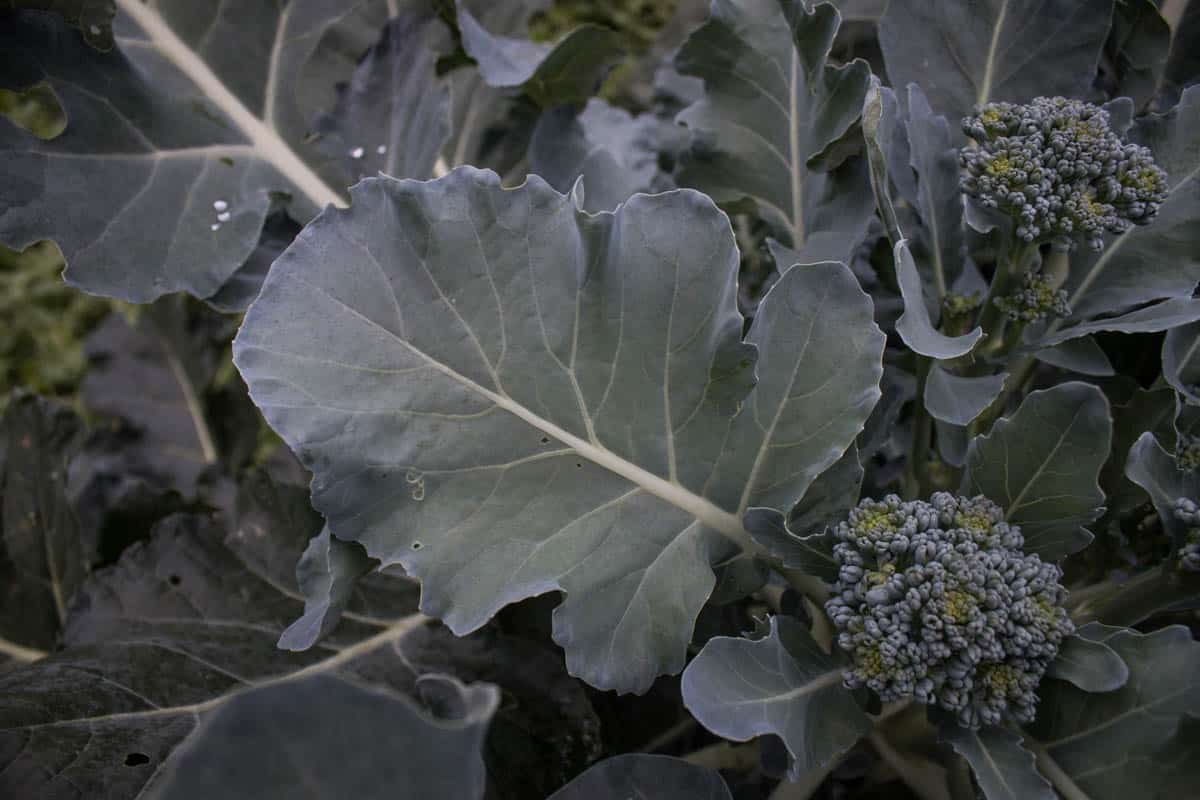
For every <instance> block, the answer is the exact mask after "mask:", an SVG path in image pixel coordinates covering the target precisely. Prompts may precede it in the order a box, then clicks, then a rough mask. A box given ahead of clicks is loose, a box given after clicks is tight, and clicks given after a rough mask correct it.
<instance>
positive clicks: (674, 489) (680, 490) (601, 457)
mask: <svg viewBox="0 0 1200 800" xmlns="http://www.w3.org/2000/svg"><path fill="white" fill-rule="evenodd" d="M291 279H292V280H294V281H296V282H297V283H299V284H301V285H303V286H305V287H307V288H308V289H310V290H311V291H314V292H317V293H319V294H321V295H324V296H325V297H326V298H328V299H329V300H330V301H331V302H333V303H335V304H336V305H338V306H339V307H341V308H342V309H344V310H345V311H347V312H348V313H350V314H352V315H354V316H355V317H356V318H357V319H358V320H360V321H361V322H363V323H365V324H366V325H369V326H371V327H373V328H375V329H376V330H379V331H380V332H382V333H383V334H384V335H386V336H388V337H390V338H391V339H393V340H394V341H396V342H397V343H398V344H400V345H401V346H402V347H404V348H405V349H407V350H408V351H409V352H411V353H412V354H413V355H415V356H416V357H417V358H419V359H421V360H422V361H424V362H425V363H427V364H428V365H429V366H430V367H432V368H434V369H436V370H437V371H439V372H441V373H442V374H443V375H445V376H446V377H448V378H450V379H451V380H453V381H455V382H456V383H458V384H460V385H462V386H463V387H464V388H466V389H468V390H470V391H472V392H474V393H476V394H478V395H479V396H480V397H483V398H484V399H486V400H488V401H489V402H491V403H492V404H494V405H495V406H497V407H498V408H500V409H502V410H504V411H507V412H508V413H510V414H512V415H513V416H514V417H517V418H518V419H520V420H522V421H523V422H525V423H526V424H528V425H530V426H531V427H533V428H536V429H537V430H540V431H542V432H543V433H545V434H548V435H550V436H553V437H554V438H555V439H558V440H559V441H560V442H562V443H563V444H565V445H567V446H568V447H570V448H571V449H572V450H574V451H575V452H576V453H578V454H579V455H580V456H582V457H583V458H586V459H587V460H589V461H591V462H592V463H594V464H596V465H598V466H600V467H603V468H604V469H606V470H608V471H609V472H612V473H615V474H617V475H620V476H621V477H622V478H625V479H626V480H628V481H630V482H631V483H633V484H634V485H636V486H640V487H642V488H643V489H645V490H646V491H647V492H649V493H650V494H652V495H654V496H655V497H658V498H659V499H660V500H664V501H665V502H667V503H669V504H671V505H673V506H675V507H676V508H679V509H681V510H683V511H686V512H687V513H689V514H691V515H692V516H693V517H695V518H696V519H698V520H700V521H701V522H703V523H704V524H705V525H708V526H709V527H711V528H713V529H714V530H716V531H719V532H720V533H722V534H723V535H725V536H726V537H728V538H729V539H731V540H733V541H734V542H735V543H737V544H738V545H739V546H741V547H742V548H743V549H749V550H756V549H757V547H756V546H755V545H754V543H753V541H752V540H751V538H750V535H749V533H747V532H746V529H745V528H744V527H743V526H742V523H741V520H740V518H739V517H737V516H736V515H734V514H731V513H730V512H728V511H726V510H724V509H722V508H720V507H719V506H717V505H716V504H715V503H713V502H712V501H711V500H708V499H707V498H704V497H701V496H700V495H697V494H695V493H693V492H692V491H691V490H689V489H687V488H686V487H684V486H683V485H682V484H680V483H677V482H672V481H669V480H667V479H665V478H662V477H660V476H658V475H655V474H654V473H652V472H650V471H649V470H647V469H645V468H644V467H640V466H638V465H637V464H634V463H632V462H630V461H627V460H626V459H624V458H622V457H620V456H618V455H617V454H616V453H614V452H612V451H611V450H609V449H607V448H605V447H602V446H600V445H598V444H592V443H591V442H588V441H586V440H584V439H581V438H580V437H578V436H576V435H575V434H573V433H570V432H569V431H566V430H564V429H563V428H560V427H559V426H558V425H556V424H554V423H553V422H550V421H549V420H547V419H544V418H542V417H540V416H538V415H537V414H535V413H533V412H532V411H530V410H529V409H527V408H526V407H525V406H523V405H521V404H519V403H517V402H516V401H514V400H513V399H512V398H511V397H509V396H508V395H507V394H499V393H497V392H494V391H492V390H491V389H488V388H486V387H484V386H481V385H480V384H478V383H476V382H475V381H473V380H471V379H470V378H468V377H467V376H466V375H463V374H462V373H460V372H458V371H457V370H455V369H454V368H452V367H450V366H447V365H446V364H443V363H442V362H440V361H438V360H437V359H435V358H433V357H432V356H430V355H429V354H428V353H426V352H425V351H423V350H421V349H420V348H418V347H417V346H416V345H414V344H412V343H411V342H409V341H407V340H406V339H403V338H401V337H400V336H398V335H396V333H394V332H393V331H390V330H388V329H387V328H385V327H384V326H382V325H380V324H379V323H378V322H376V321H375V320H373V319H370V318H369V317H367V316H365V315H363V314H362V313H361V312H360V311H359V310H358V309H356V308H354V307H352V306H350V305H348V304H347V303H346V302H345V301H343V300H341V299H340V298H338V297H335V296H334V295H332V294H330V293H329V292H328V291H326V290H325V289H324V288H322V287H320V286H317V285H315V284H312V283H309V282H308V281H305V280H303V279H302V278H299V277H296V276H294V275H293V276H291ZM264 291H265V289H264ZM251 346H253V345H251Z"/></svg>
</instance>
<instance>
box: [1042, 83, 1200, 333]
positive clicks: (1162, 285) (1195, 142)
mask: <svg viewBox="0 0 1200 800" xmlns="http://www.w3.org/2000/svg"><path fill="white" fill-rule="evenodd" d="M1129 139H1130V141H1133V142H1137V143H1138V144H1142V145H1145V146H1146V147H1149V148H1150V150H1151V152H1153V153H1154V160H1155V161H1156V162H1157V163H1158V165H1159V166H1160V167H1162V168H1163V169H1164V170H1166V171H1167V185H1168V195H1167V199H1166V200H1165V201H1164V202H1163V204H1162V207H1161V208H1160V209H1159V211H1158V214H1157V216H1155V218H1154V219H1153V220H1152V221H1151V222H1150V224H1148V225H1144V226H1134V227H1133V228H1130V229H1129V230H1128V231H1126V232H1125V233H1123V234H1121V235H1120V236H1116V237H1110V238H1109V240H1108V246H1107V248H1105V250H1104V251H1103V252H1102V253H1099V254H1091V255H1090V257H1089V256H1086V255H1085V256H1083V257H1082V258H1080V257H1077V258H1075V259H1074V263H1072V265H1071V274H1070V276H1069V278H1068V280H1067V284H1066V287H1065V288H1066V289H1067V291H1068V304H1069V305H1070V307H1071V311H1072V314H1073V318H1074V319H1087V318H1088V317H1092V316H1095V315H1097V314H1104V313H1112V312H1116V311H1122V310H1124V309H1127V308H1129V307H1131V306H1134V305H1137V304H1140V303H1145V302H1148V301H1150V300H1158V299H1161V298H1164V297H1172V298H1189V297H1191V296H1192V290H1193V289H1195V287H1196V283H1197V281H1200V87H1192V88H1189V89H1187V90H1186V91H1185V92H1184V93H1183V96H1182V97H1181V98H1180V100H1179V104H1178V105H1177V106H1175V107H1174V108H1172V109H1171V110H1170V111H1168V112H1167V113H1165V114H1148V115H1146V116H1144V117H1140V118H1139V119H1138V120H1137V122H1135V123H1134V125H1133V127H1132V128H1131V129H1130V132H1129ZM1160 330H1161V329H1160Z"/></svg>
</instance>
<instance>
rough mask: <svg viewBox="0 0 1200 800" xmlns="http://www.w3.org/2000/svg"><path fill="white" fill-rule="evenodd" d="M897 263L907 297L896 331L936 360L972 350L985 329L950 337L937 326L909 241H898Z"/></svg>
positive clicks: (897, 269)
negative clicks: (932, 317)
mask: <svg viewBox="0 0 1200 800" xmlns="http://www.w3.org/2000/svg"><path fill="white" fill-rule="evenodd" d="M893 256H894V259H895V264H896V282H897V283H899V284H900V294H901V296H903V298H904V313H903V314H901V315H900V319H898V320H896V332H897V333H899V334H900V337H901V338H902V339H904V343H905V344H906V345H908V346H909V347H910V348H911V349H912V350H913V351H914V352H916V353H919V354H921V355H923V356H928V357H929V358H936V359H949V358H958V357H959V356H963V355H966V354H967V353H969V352H971V348H972V347H974V346H975V343H976V342H978V341H979V339H980V337H982V336H983V329H982V328H978V327H977V328H975V330H973V331H971V332H970V333H965V334H963V335H962V336H947V335H946V334H944V333H942V332H941V331H939V330H938V329H937V328H935V327H934V325H933V320H932V319H930V317H929V308H928V306H926V304H925V294H924V290H923V289H922V288H921V273H920V272H918V271H917V264H916V262H915V261H913V257H912V251H911V250H909V247H908V243H907V242H898V243H897V244H896V248H895V251H894V253H893Z"/></svg>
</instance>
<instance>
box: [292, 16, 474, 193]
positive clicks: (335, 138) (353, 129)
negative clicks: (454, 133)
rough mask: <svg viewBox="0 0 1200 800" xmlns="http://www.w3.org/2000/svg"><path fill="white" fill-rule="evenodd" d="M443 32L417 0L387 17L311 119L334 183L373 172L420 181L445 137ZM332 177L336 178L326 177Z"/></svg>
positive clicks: (447, 98) (429, 171)
mask: <svg viewBox="0 0 1200 800" xmlns="http://www.w3.org/2000/svg"><path fill="white" fill-rule="evenodd" d="M449 40H450V36H449V31H448V30H447V29H446V25H445V23H443V22H442V21H441V20H440V19H438V18H437V16H436V15H434V13H433V12H432V10H431V4H430V3H429V2H426V1H425V0H418V1H417V2H413V3H410V5H409V6H407V7H405V8H403V9H402V10H401V11H400V12H399V13H398V14H396V16H395V17H393V18H392V19H390V20H388V22H387V24H386V25H385V26H384V28H383V33H382V35H381V37H380V39H379V41H378V42H377V43H375V44H374V45H373V46H372V47H371V49H370V50H368V51H367V53H366V55H364V56H363V57H362V60H361V61H360V62H359V63H358V66H357V67H355V69H354V74H353V75H352V76H351V77H350V80H349V81H348V82H346V83H343V84H339V85H338V87H337V101H336V102H335V103H334V105H333V108H332V109H330V110H329V111H328V112H327V113H325V114H322V115H321V116H320V117H318V118H317V120H316V122H315V124H314V127H315V130H316V134H317V135H318V136H319V137H320V138H319V139H318V141H317V148H318V149H319V151H320V152H321V154H322V155H323V156H324V157H325V158H326V159H327V160H328V161H327V164H328V167H327V169H328V172H329V174H330V176H331V179H332V180H334V181H335V182H336V185H338V186H349V185H350V184H352V183H355V182H356V181H359V180H362V179H363V178H366V177H368V176H371V175H374V174H376V173H377V172H385V173H387V174H388V175H395V176H398V177H404V178H417V179H418V180H424V179H426V178H429V177H431V176H432V175H433V174H434V172H435V167H436V163H437V159H438V153H439V152H440V151H441V149H442V147H443V146H444V145H445V143H446V139H447V137H448V136H449V135H450V86H449V82H448V81H446V80H445V79H443V78H439V77H436V73H437V69H436V68H437V60H438V57H439V55H440V54H441V52H442V51H444V50H446V49H448V47H449ZM334 176H336V177H334Z"/></svg>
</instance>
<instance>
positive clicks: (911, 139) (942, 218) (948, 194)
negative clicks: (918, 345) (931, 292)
mask: <svg viewBox="0 0 1200 800" xmlns="http://www.w3.org/2000/svg"><path fill="white" fill-rule="evenodd" d="M906 129H907V132H908V143H909V150H910V153H911V156H910V157H911V166H912V170H913V171H915V172H916V175H917V183H916V193H915V197H910V198H908V199H909V201H910V202H911V203H912V204H913V205H914V206H915V208H916V210H917V214H918V215H919V217H920V220H921V225H920V226H919V227H918V228H917V229H916V231H915V232H914V234H913V240H912V249H913V257H914V258H915V259H916V261H917V264H918V265H928V266H929V272H930V273H931V274H932V276H933V284H934V288H935V289H936V291H937V294H936V295H935V297H936V298H937V299H938V300H939V301H940V300H941V298H943V297H945V295H946V292H947V287H949V286H953V285H954V282H955V281H956V280H957V279H958V277H959V275H960V274H961V272H962V265H963V261H964V259H965V257H966V251H965V245H964V240H963V196H962V192H961V191H960V190H959V188H958V141H959V138H960V137H959V136H958V135H957V131H956V129H955V128H953V127H951V124H950V121H949V120H947V119H946V118H945V117H943V116H939V115H937V114H935V113H934V112H933V109H932V108H930V107H929V101H928V100H927V99H926V98H925V94H924V92H922V91H921V87H920V86H919V85H917V84H915V83H910V84H909V85H908V119H907V121H906ZM902 186H903V185H902V184H901V187H899V188H901V192H902V193H903V188H902Z"/></svg>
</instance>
